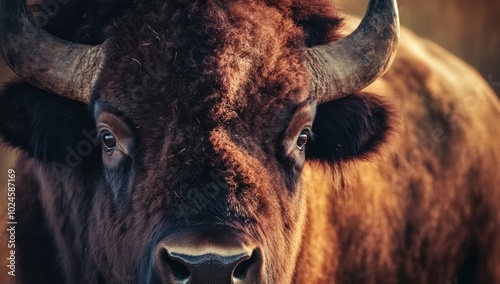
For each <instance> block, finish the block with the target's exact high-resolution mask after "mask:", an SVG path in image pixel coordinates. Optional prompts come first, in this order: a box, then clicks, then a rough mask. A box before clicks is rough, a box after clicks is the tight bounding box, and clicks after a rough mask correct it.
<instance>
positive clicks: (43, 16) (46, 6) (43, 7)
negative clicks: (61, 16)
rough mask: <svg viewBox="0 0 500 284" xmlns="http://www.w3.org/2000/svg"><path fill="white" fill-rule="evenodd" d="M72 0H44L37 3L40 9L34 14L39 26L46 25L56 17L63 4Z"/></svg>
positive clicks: (36, 6)
mask: <svg viewBox="0 0 500 284" xmlns="http://www.w3.org/2000/svg"><path fill="white" fill-rule="evenodd" d="M69 2H71V0H44V1H42V2H41V3H37V4H36V5H35V8H38V9H39V11H38V12H37V13H34V14H33V17H34V18H35V20H36V22H37V23H38V25H39V26H41V27H44V26H46V25H47V24H48V23H49V20H50V19H51V18H54V17H55V16H56V15H57V14H58V13H59V11H60V9H61V6H63V5H66V4H68V3H69Z"/></svg>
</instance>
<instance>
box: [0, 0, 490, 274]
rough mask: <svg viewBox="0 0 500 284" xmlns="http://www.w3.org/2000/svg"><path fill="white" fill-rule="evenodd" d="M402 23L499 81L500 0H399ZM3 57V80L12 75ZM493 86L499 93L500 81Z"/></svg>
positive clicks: (347, 7)
mask: <svg viewBox="0 0 500 284" xmlns="http://www.w3.org/2000/svg"><path fill="white" fill-rule="evenodd" d="M9 1H14V0H9ZM367 2H368V1H367V0H339V5H340V7H342V9H343V10H344V11H345V12H346V13H347V14H352V15H358V16H362V15H363V13H364V10H365V8H366V4H367ZM398 3H399V7H400V13H401V23H402V25H403V26H406V27H409V28H410V29H412V30H413V31H415V32H416V33H417V34H419V35H421V36H423V37H426V38H428V39H431V40H433V41H435V42H437V43H438V44H440V45H441V46H443V47H444V48H446V49H448V50H449V51H451V52H452V53H453V54H455V55H456V56H458V57H460V58H462V59H464V60H465V61H466V62H468V63H469V64H471V65H473V66H474V67H475V68H477V69H478V71H479V72H480V73H481V74H482V75H483V77H484V78H486V79H487V80H489V81H496V82H500V1H499V0H399V1H398ZM12 76H13V74H12V72H10V71H9V70H8V68H7V67H6V66H5V64H4V63H3V62H1V61H0V84H1V83H2V82H5V81H6V80H8V78H10V77H12ZM495 85H496V86H492V87H494V88H495V91H496V93H497V94H499V93H500V86H498V85H500V83H499V84H495ZM14 162H15V153H14V152H13V151H11V150H8V149H6V148H5V147H2V146H0V224H3V223H5V222H4V221H5V220H7V217H6V215H7V214H6V213H7V208H6V201H7V194H6V177H7V169H8V168H12V167H13V166H14ZM3 226H5V225H1V226H0V229H1V231H0V232H1V233H0V256H1V259H0V267H2V268H1V269H0V283H5V284H7V283H12V282H11V281H12V280H13V279H12V278H11V277H8V276H7V273H6V271H5V269H6V257H3V256H4V255H5V253H6V251H7V240H6V237H7V236H6V235H5V234H4V232H5V230H4V229H3Z"/></svg>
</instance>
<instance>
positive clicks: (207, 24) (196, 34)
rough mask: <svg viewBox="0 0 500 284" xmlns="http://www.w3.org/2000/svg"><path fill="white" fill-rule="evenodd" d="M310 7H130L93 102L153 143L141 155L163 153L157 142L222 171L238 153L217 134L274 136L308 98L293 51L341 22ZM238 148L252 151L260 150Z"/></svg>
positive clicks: (328, 9) (330, 11)
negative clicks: (220, 164) (219, 161)
mask: <svg viewBox="0 0 500 284" xmlns="http://www.w3.org/2000/svg"><path fill="white" fill-rule="evenodd" d="M316 2H317V3H316V4H315V5H313V4H314V3H313V4H311V3H310V2H308V3H307V6H306V5H304V6H303V5H302V4H303V3H301V2H300V1H167V2H166V1H150V2H147V3H146V2H140V3H137V4H136V5H137V6H135V7H133V8H132V9H131V10H130V13H131V14H127V13H125V16H124V17H123V18H122V19H121V20H118V21H114V22H113V24H112V25H110V28H109V29H108V34H109V37H110V40H109V41H108V43H107V49H108V50H107V56H108V57H107V62H106V64H105V66H104V68H103V71H102V74H101V78H106V82H105V85H103V86H98V88H97V89H98V90H99V93H98V94H96V96H97V97H98V98H100V101H106V102H110V103H111V104H115V105H119V106H120V107H122V108H124V109H122V110H123V111H124V112H125V113H126V114H127V115H128V116H130V117H131V118H132V120H133V121H134V123H135V124H136V127H137V129H138V131H139V134H140V135H139V137H152V136H154V138H155V139H145V140H149V141H143V142H144V143H145V144H147V143H148V142H153V141H156V142H155V143H157V144H156V145H146V148H149V147H153V148H154V147H156V148H163V146H160V145H158V141H162V140H165V139H166V140H168V144H169V147H168V148H169V150H168V151H170V152H176V153H178V152H181V151H186V149H187V151H186V153H185V155H186V156H187V155H189V154H194V153H196V152H198V153H202V152H203V153H207V148H211V149H213V151H215V152H216V154H217V155H218V156H224V157H228V158H227V159H226V161H224V163H225V164H226V166H227V167H230V165H231V164H238V161H229V160H228V159H230V157H235V156H238V155H236V153H232V152H231V149H228V148H227V147H225V146H223V145H227V143H226V142H222V141H219V140H220V139H218V138H217V137H226V138H230V139H234V140H238V141H236V142H241V143H243V144H244V143H245V142H244V141H247V140H248V139H247V140H245V137H246V136H249V135H261V136H262V135H269V136H272V137H277V134H278V133H279V132H280V131H282V130H283V126H284V125H285V124H286V123H287V122H286V119H287V117H288V116H289V115H290V113H291V112H292V111H293V108H294V107H295V106H296V105H297V104H299V103H300V102H303V101H305V100H307V98H308V96H309V94H308V90H307V89H306V88H307V86H308V85H309V84H308V82H309V77H308V74H307V73H306V72H305V70H304V68H303V65H302V61H303V59H302V53H301V50H302V49H303V48H304V47H306V46H307V45H310V44H320V43H323V42H327V41H331V40H334V39H335V38H336V37H335V31H336V28H338V27H339V25H340V23H341V19H340V18H339V16H338V15H337V14H336V13H335V12H334V11H336V10H335V9H334V7H332V4H331V1H316ZM320 7H321V8H320ZM313 30H314V31H315V33H314V34H313V33H312V31H313ZM321 31H323V32H324V33H323V34H321V36H319V34H318V33H319V32H321ZM327 31H328V32H327ZM117 70H119V72H117ZM96 96H94V99H96ZM146 102H147V103H146ZM277 106H281V107H279V108H277ZM178 120H182V123H181V125H179V123H178ZM151 121H157V122H159V123H155V124H153V125H152V124H151ZM165 127H166V128H167V129H169V130H168V131H167V133H165V132H166V131H165ZM178 127H183V128H185V129H184V130H186V131H180V129H179V128H178ZM176 129H177V130H178V131H176ZM221 129H222V130H221ZM263 129H265V130H266V131H264V132H266V133H263V131H262V130H263ZM207 131H208V132H207ZM221 131H222V132H224V131H226V132H227V131H228V132H230V133H225V134H221ZM173 132H178V133H182V134H176V133H173ZM155 133H156V134H157V136H155ZM271 133H272V135H271ZM190 134H191V135H192V137H190ZM200 137H201V138H200ZM203 137H206V139H205V140H206V141H203V139H204V138H203ZM261 138H262V137H261ZM190 140H191V141H190ZM250 141H263V143H265V144H269V145H271V146H272V145H273V144H272V143H269V142H275V141H266V140H265V139H250ZM241 143H238V144H241ZM180 145H182V146H180ZM242 146H243V147H245V146H247V149H246V150H248V152H254V151H258V148H259V147H256V146H263V145H242ZM264 147H266V145H264ZM267 147H270V146H267ZM149 149H151V148H149ZM202 150H203V151H202ZM272 150H273V149H269V152H272ZM155 154H158V153H155ZM159 154H160V155H159V156H161V155H162V154H164V155H166V156H169V155H168V153H159ZM170 154H171V153H170ZM177 158H178V157H177ZM177 158H176V159H177ZM154 159H157V158H156V157H154ZM169 162H171V163H173V162H172V161H169ZM178 162H179V164H180V165H185V164H186V163H190V164H193V163H194V164H196V163H197V164H198V167H199V168H201V167H202V166H213V165H200V163H202V162H200V161H190V162H187V161H186V159H183V160H182V161H178ZM184 168H185V167H184ZM190 174H191V176H192V175H193V173H192V172H191V173H190ZM238 174H239V175H240V176H245V174H244V173H243V172H239V173H238ZM252 176H255V175H252ZM240 182H241V181H240ZM247 182H251V181H247Z"/></svg>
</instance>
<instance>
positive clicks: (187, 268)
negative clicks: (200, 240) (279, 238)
mask: <svg viewBox="0 0 500 284" xmlns="http://www.w3.org/2000/svg"><path fill="white" fill-rule="evenodd" d="M159 260H160V261H161V266H163V267H162V269H163V270H164V273H165V274H169V277H167V279H168V280H167V281H166V282H167V283H190V284H191V283H192V284H195V283H206V284H212V283H213V284H229V283H235V284H236V283H258V282H256V281H255V280H256V278H257V277H255V276H256V275H254V274H256V273H258V270H259V256H258V252H257V251H253V252H252V251H241V252H232V253H231V254H221V252H213V253H204V254H200V255H196V254H187V253H186V252H183V251H182V250H173V251H169V249H168V248H165V249H163V250H161V252H160V256H159Z"/></svg>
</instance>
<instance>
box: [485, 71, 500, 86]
mask: <svg viewBox="0 0 500 284" xmlns="http://www.w3.org/2000/svg"><path fill="white" fill-rule="evenodd" d="M488 84H490V86H492V87H493V88H497V87H500V81H494V80H493V74H490V75H488Z"/></svg>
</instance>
